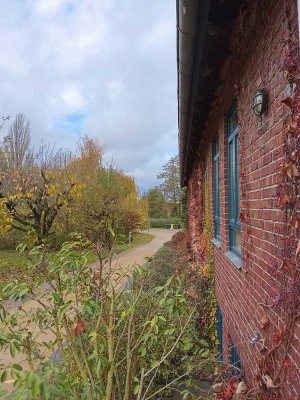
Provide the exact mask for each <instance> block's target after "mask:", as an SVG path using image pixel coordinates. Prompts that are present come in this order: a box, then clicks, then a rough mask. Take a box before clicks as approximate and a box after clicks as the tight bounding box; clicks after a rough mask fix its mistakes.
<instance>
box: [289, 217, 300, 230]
mask: <svg viewBox="0 0 300 400" xmlns="http://www.w3.org/2000/svg"><path fill="white" fill-rule="evenodd" d="M290 224H291V225H292V227H293V228H295V229H297V228H299V227H300V215H293V216H292V217H291V219H290Z"/></svg>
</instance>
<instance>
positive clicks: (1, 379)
mask: <svg viewBox="0 0 300 400" xmlns="http://www.w3.org/2000/svg"><path fill="white" fill-rule="evenodd" d="M7 377H8V370H7V369H6V370H5V371H3V372H2V374H1V377H0V382H1V383H3V382H5V381H6V379H7Z"/></svg>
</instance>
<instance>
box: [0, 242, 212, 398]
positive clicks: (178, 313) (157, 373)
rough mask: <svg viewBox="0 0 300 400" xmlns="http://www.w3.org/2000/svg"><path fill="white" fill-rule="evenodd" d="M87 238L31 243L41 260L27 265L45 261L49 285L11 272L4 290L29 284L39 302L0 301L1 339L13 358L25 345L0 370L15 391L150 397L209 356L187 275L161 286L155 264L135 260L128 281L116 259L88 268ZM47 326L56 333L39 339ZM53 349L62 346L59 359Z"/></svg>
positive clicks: (14, 295) (184, 378)
mask: <svg viewBox="0 0 300 400" xmlns="http://www.w3.org/2000/svg"><path fill="white" fill-rule="evenodd" d="M91 247H92V246H91V244H90V243H88V242H84V241H77V242H72V243H65V244H64V245H63V246H62V248H61V250H60V251H59V252H58V253H57V254H55V255H54V256H53V255H52V256H51V257H50V258H48V257H47V254H46V253H40V251H39V249H36V250H33V251H32V252H31V256H34V257H41V264H39V263H36V264H34V265H32V268H33V269H35V268H37V269H39V268H43V269H44V273H45V275H48V276H49V286H48V288H47V289H45V290H44V292H41V291H38V290H36V289H37V288H38V284H36V283H35V282H31V283H29V284H25V283H22V282H17V281H12V282H10V283H9V284H8V285H7V286H6V287H5V288H4V289H3V293H4V295H5V296H7V297H8V298H10V299H12V300H17V299H25V298H26V297H28V296H29V295H30V294H32V293H35V294H36V296H37V299H38V300H39V304H40V305H41V307H40V308H38V309H36V310H35V311H32V310H31V309H30V310H28V311H26V309H23V308H22V307H20V308H17V309H16V310H15V312H13V313H6V310H5V309H4V307H0V321H1V324H2V326H3V331H2V333H1V337H0V347H2V349H3V350H9V351H10V354H11V357H12V359H14V357H15V356H16V354H18V353H23V354H24V356H25V358H26V360H27V363H28V367H25V368H24V366H23V365H20V364H19V363H18V361H17V360H16V361H15V363H13V362H12V363H11V365H9V366H7V367H6V368H4V369H2V370H3V371H2V374H1V376H0V381H1V382H4V381H6V379H7V378H8V379H10V378H12V379H14V381H15V383H14V393H13V398H14V399H15V400H24V399H29V398H30V399H32V400H38V399H40V400H59V399H61V400H63V399H66V398H68V399H69V400H77V399H82V400H84V399H86V400H87V399H91V400H118V399H120V398H121V399H123V400H141V399H150V398H154V396H156V395H158V394H163V393H165V392H164V390H165V389H168V388H169V387H170V386H173V385H176V386H177V385H178V384H179V383H180V382H186V383H187V384H191V383H192V381H193V374H194V373H195V372H196V371H199V369H202V368H203V366H204V365H205V364H206V363H207V362H208V359H209V358H210V356H211V355H212V354H211V353H210V348H209V344H208V343H207V342H206V341H205V340H204V339H203V338H199V336H198V329H197V313H196V309H197V307H198V306H197V303H196V302H195V301H192V299H191V298H190V296H189V295H188V293H187V286H186V279H185V276H184V275H181V276H177V277H169V278H168V279H166V280H165V281H164V282H162V283H163V284H162V285H160V286H157V285H156V282H155V281H153V270H152V268H137V269H136V270H135V272H134V276H133V279H131V280H130V282H128V281H127V283H126V279H127V276H123V277H120V275H119V274H120V271H119V270H118V269H116V271H115V273H114V274H112V271H113V270H112V265H108V268H107V270H106V269H103V264H102V263H101V262H99V268H98V269H92V268H91V266H90V261H91V259H92V258H93V253H92V252H91V251H90V250H89V249H90V248H91ZM96 251H97V254H98V250H97V249H96ZM99 261H101V260H99ZM108 271H110V272H109V273H108ZM127 273H128V271H127ZM124 278H125V282H124ZM124 283H126V285H125V286H124ZM49 330H51V332H52V334H53V338H52V339H51V340H47V342H44V341H42V340H40V338H39V335H40V334H44V333H45V332H47V331H49ZM31 332H34V333H35V334H34V335H32V333H31ZM49 352H50V353H57V352H58V353H59V359H60V361H59V362H58V363H57V361H55V360H54V359H53V357H51V358H50V359H49ZM4 398H6V399H9V398H11V396H10V395H9V394H8V395H7V397H6V396H5V395H4Z"/></svg>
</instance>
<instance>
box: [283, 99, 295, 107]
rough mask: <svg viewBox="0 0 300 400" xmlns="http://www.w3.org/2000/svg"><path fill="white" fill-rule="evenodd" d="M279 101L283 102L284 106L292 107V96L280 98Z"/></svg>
mask: <svg viewBox="0 0 300 400" xmlns="http://www.w3.org/2000/svg"><path fill="white" fill-rule="evenodd" d="M281 103H283V104H285V105H286V106H288V107H290V108H292V106H293V98H292V97H286V98H285V99H283V100H281Z"/></svg>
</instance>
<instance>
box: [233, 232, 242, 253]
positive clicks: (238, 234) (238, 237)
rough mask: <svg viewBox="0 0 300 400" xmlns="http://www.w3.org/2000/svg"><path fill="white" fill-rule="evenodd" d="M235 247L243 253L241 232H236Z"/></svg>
mask: <svg viewBox="0 0 300 400" xmlns="http://www.w3.org/2000/svg"><path fill="white" fill-rule="evenodd" d="M234 246H235V247H236V249H237V250H238V252H239V253H241V232H240V231H237V230H234Z"/></svg>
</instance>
